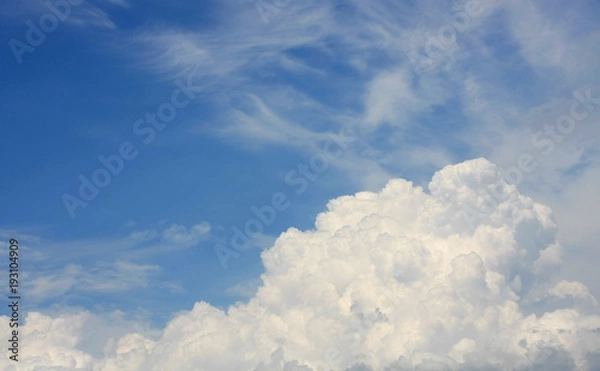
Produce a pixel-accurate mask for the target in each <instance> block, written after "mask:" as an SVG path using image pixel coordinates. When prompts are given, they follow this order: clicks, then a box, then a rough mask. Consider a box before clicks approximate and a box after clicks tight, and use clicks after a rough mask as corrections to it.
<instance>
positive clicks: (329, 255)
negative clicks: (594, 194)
mask: <svg viewBox="0 0 600 371" xmlns="http://www.w3.org/2000/svg"><path fill="white" fill-rule="evenodd" d="M428 188H429V190H424V189H422V188H420V187H415V186H414V185H413V184H412V183H411V182H408V181H405V180H402V179H394V180H391V181H390V182H389V183H388V184H387V185H386V186H385V187H384V188H383V189H382V190H381V191H380V192H360V193H357V194H355V195H352V196H344V197H340V198H337V199H335V200H332V201H331V202H330V203H329V204H328V206H327V209H328V210H327V211H326V212H323V213H321V214H319V215H318V217H317V219H316V223H315V229H313V230H308V231H299V230H297V229H294V228H291V229H289V230H288V231H286V232H285V233H283V234H282V235H281V236H279V238H278V239H277V240H276V241H275V243H274V245H273V246H272V247H271V248H270V249H268V250H265V251H264V252H263V253H262V260H263V263H264V266H265V273H264V274H263V275H262V277H261V279H262V284H261V286H260V287H259V288H258V291H257V292H256V294H255V295H254V297H252V298H251V299H250V300H249V301H248V302H246V303H238V304H236V305H234V306H231V307H229V308H228V309H227V310H226V311H222V310H220V309H217V308H215V307H213V306H211V305H210V304H208V303H206V302H199V303H196V304H195V306H194V307H193V309H192V310H190V311H189V312H185V313H182V314H179V315H178V316H176V317H175V318H174V319H173V320H172V321H171V322H169V323H168V325H167V326H166V328H165V329H164V330H163V331H162V333H161V335H160V336H159V337H157V338H153V339H149V338H147V337H145V336H143V335H141V334H138V333H130V334H128V335H125V336H122V337H121V338H120V339H119V340H118V341H117V342H116V345H115V346H113V347H107V350H106V352H105V354H104V356H103V357H93V356H91V355H89V354H87V353H85V352H83V351H82V350H80V348H78V345H77V341H78V338H79V337H80V336H81V335H80V332H81V331H80V329H81V328H82V326H84V323H85V318H84V317H82V316H79V317H78V316H75V317H74V318H73V319H72V320H69V321H66V320H64V319H63V318H50V317H46V316H43V315H42V314H38V313H30V314H29V315H28V317H27V320H26V324H25V326H24V329H23V330H24V332H25V333H26V334H27V337H26V338H27V339H28V340H27V341H28V344H29V346H28V347H27V349H25V348H23V354H24V356H23V359H22V362H20V364H21V366H22V368H21V369H24V370H25V369H26V370H34V369H42V368H43V369H53V370H67V369H69V370H71V369H77V368H79V369H93V370H171V369H172V370H236V371H237V370H254V371H258V370H261V371H263V370H287V371H289V370H296V371H299V370H302V371H309V370H315V371H316V370H389V371H391V370H413V369H423V370H433V369H435V370H481V369H486V370H496V369H498V370H499V369H511V370H532V369H534V370H538V369H539V370H542V369H543V370H571V369H578V370H586V369H587V370H593V369H598V367H600V316H599V315H598V304H597V302H596V300H595V299H594V298H593V297H591V295H590V294H589V291H588V290H587V288H586V287H585V286H584V285H582V284H580V283H577V282H571V281H562V280H561V279H560V278H559V276H558V272H559V268H560V265H561V249H562V248H561V246H560V243H559V242H558V241H557V240H556V232H557V225H556V223H555V222H554V219H553V217H552V214H551V210H550V209H549V208H547V207H545V206H543V205H540V204H538V203H536V202H534V201H533V200H531V199H530V198H528V197H525V196H523V195H521V194H519V192H518V191H517V190H516V188H515V187H513V186H511V185H508V184H506V183H504V182H503V181H502V177H501V175H500V174H499V172H498V169H497V168H496V166H495V165H493V164H491V163H490V162H488V161H487V160H484V159H476V160H472V161H468V162H465V163H462V164H458V165H453V166H447V167H445V168H444V169H442V170H440V171H439V172H437V173H436V174H435V175H434V177H433V179H432V181H431V182H430V184H429V186H428ZM491 192H493V194H495V195H497V196H498V197H499V198H500V199H501V200H502V201H501V202H500V203H499V204H498V205H497V206H496V207H495V208H489V209H488V210H487V212H486V213H484V214H482V215H483V216H482V217H480V218H477V219H476V220H473V221H472V225H469V223H466V220H465V218H463V217H461V215H462V211H463V210H464V208H465V207H470V208H479V209H481V208H484V207H486V205H487V201H486V197H485V195H486V194H489V193H491ZM4 320H6V318H5V319H4ZM61 321H62V322H61Z"/></svg>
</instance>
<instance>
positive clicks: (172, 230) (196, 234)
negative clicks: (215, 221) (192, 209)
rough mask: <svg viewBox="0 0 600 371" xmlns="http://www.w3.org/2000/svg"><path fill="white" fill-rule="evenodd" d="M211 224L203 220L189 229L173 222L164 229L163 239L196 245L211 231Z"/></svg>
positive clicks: (173, 242) (180, 243) (177, 243)
mask: <svg viewBox="0 0 600 371" xmlns="http://www.w3.org/2000/svg"><path fill="white" fill-rule="evenodd" d="M210 229H211V228H210V224H208V223H207V222H202V223H200V224H196V225H193V226H191V227H190V228H189V229H188V228H186V227H184V226H182V225H177V224H172V225H171V226H170V227H169V228H167V229H165V230H164V231H163V239H164V240H165V241H166V242H168V243H172V244H176V245H186V246H194V245H196V244H198V242H200V240H202V239H204V238H206V237H207V236H208V234H209V233H210Z"/></svg>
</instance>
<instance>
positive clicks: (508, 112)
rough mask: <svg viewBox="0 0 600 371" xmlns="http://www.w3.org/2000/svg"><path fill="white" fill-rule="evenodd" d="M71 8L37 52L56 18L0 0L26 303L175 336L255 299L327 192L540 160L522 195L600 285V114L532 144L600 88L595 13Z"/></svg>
mask: <svg viewBox="0 0 600 371" xmlns="http://www.w3.org/2000/svg"><path fill="white" fill-rule="evenodd" d="M63 3H64V4H67V8H68V9H69V11H68V13H69V14H68V15H65V16H64V18H65V19H64V20H58V21H57V27H56V29H55V30H51V31H49V32H44V40H43V41H42V42H41V43H39V45H37V46H31V45H30V46H29V48H32V49H29V50H30V51H31V52H29V51H25V52H19V51H15V48H14V47H12V48H11V41H10V40H18V41H19V42H21V43H23V45H24V44H26V43H29V41H28V40H27V33H28V30H29V26H28V21H31V22H33V24H35V25H37V26H36V27H40V26H39V24H40V23H39V22H40V20H42V19H44V17H46V19H49V18H48V17H53V15H52V14H53V13H52V12H51V11H50V9H49V8H48V7H47V6H46V5H45V4H44V2H42V1H38V0H27V1H22V2H19V3H18V4H17V3H16V2H15V3H12V2H9V3H6V4H3V5H1V6H0V18H1V19H2V22H3V26H4V27H3V28H2V30H1V31H0V34H1V35H2V40H4V44H3V45H4V47H2V48H1V52H0V75H1V81H2V89H1V90H0V94H1V95H0V102H1V103H0V107H1V110H2V116H1V118H0V120H1V127H2V129H3V138H4V140H3V143H2V146H0V158H1V159H2V160H0V166H1V170H2V171H1V174H2V178H3V179H4V181H3V182H1V184H0V205H2V210H3V211H4V212H2V213H0V237H1V238H2V239H4V240H6V241H8V239H9V238H18V239H19V240H20V241H21V245H22V257H21V262H22V266H23V268H22V269H23V272H24V278H23V285H24V295H26V297H27V305H26V307H25V310H26V311H27V312H29V311H31V312H41V313H58V312H61V311H66V310H70V311H78V310H86V311H90V312H92V313H95V314H96V315H99V316H104V315H106V316H108V315H109V314H110V313H114V312H115V311H120V312H122V313H123V317H124V318H126V319H127V321H141V322H143V323H146V324H148V326H149V327H151V328H163V327H164V326H165V325H166V323H167V322H168V321H169V320H170V319H172V318H173V317H174V316H175V315H176V314H177V313H179V312H180V311H187V310H190V309H191V308H192V307H193V305H194V303H196V302H199V301H206V302H208V303H210V304H211V305H213V306H215V307H217V308H221V309H224V308H227V307H228V306H229V305H232V304H234V303H235V302H237V301H246V300H248V299H249V298H251V297H253V296H254V294H255V291H256V289H257V288H258V286H259V285H260V282H261V281H260V275H261V274H262V273H264V266H263V261H262V260H261V252H262V251H263V250H265V249H268V248H270V247H271V246H272V245H273V242H274V241H275V239H276V238H277V237H278V236H279V235H280V234H281V233H282V232H284V231H286V230H288V228H290V227H293V228H297V229H299V230H310V229H313V228H315V218H316V216H317V215H318V214H319V213H320V212H323V211H324V210H325V209H326V205H327V203H328V201H329V200H331V199H334V198H337V197H340V196H343V195H348V194H354V193H356V192H361V191H374V192H375V191H379V190H380V189H381V188H383V187H384V186H385V185H386V183H387V182H388V181H389V180H390V179H393V178H403V179H407V180H409V181H412V182H413V183H414V184H415V185H417V186H422V187H424V188H427V185H428V183H429V182H430V180H431V177H432V176H433V174H434V173H435V172H436V171H438V170H440V169H442V168H443V167H444V166H447V165H451V164H456V163H460V162H463V161H466V160H470V159H474V158H479V157H485V158H487V159H488V160H490V161H491V162H493V163H495V164H496V165H497V166H499V167H500V168H502V169H508V168H510V167H515V166H517V165H516V164H518V163H519V161H520V160H519V158H520V156H522V155H523V154H531V156H532V158H533V160H534V161H535V162H536V167H535V170H532V171H531V172H528V173H526V174H523V177H522V181H519V182H518V184H516V185H517V188H518V190H519V192H521V193H522V194H523V195H526V196H529V197H532V198H533V199H534V200H535V201H536V202H540V203H543V204H546V205H548V206H549V207H550V208H551V209H552V210H553V212H554V218H555V219H556V221H557V223H558V226H559V227H558V236H559V239H560V240H561V243H562V245H563V247H564V249H565V253H564V255H563V261H564V266H563V269H562V273H561V274H562V275H563V276H562V277H564V278H565V279H569V280H579V281H581V282H582V283H584V284H586V285H587V286H588V287H589V290H590V291H591V292H592V293H593V294H594V295H596V297H598V295H599V294H600V286H599V285H598V283H597V279H595V277H596V274H595V268H594V267H595V265H597V263H598V261H600V254H599V253H598V251H597V249H595V247H597V243H596V241H597V237H599V232H600V230H599V229H598V225H597V212H596V210H597V209H596V207H598V206H600V198H598V194H597V186H598V184H599V181H600V157H599V156H598V153H599V152H598V149H599V148H598V134H599V133H600V132H599V129H598V126H597V125H595V124H596V123H597V119H598V117H599V116H598V110H597V106H594V104H593V103H589V104H591V105H590V107H591V108H590V109H588V108H587V107H586V106H585V105H583V104H580V105H579V106H578V107H577V109H581V110H583V111H581V112H586V111H585V110H587V112H588V113H589V115H588V116H587V117H586V118H585V119H582V120H581V121H577V126H576V127H575V129H573V130H571V131H570V132H569V133H568V134H565V135H564V136H561V139H560V140H553V141H552V143H553V147H552V150H551V151H549V152H550V153H549V154H547V155H545V154H543V153H541V151H540V147H541V148H544V147H542V146H541V145H538V146H536V145H534V144H533V143H532V135H534V134H535V133H536V132H538V131H539V130H542V131H543V130H544V125H545V124H547V123H550V122H555V121H556V120H557V117H561V115H564V114H566V113H569V112H570V111H569V107H571V106H572V105H573V104H575V103H574V102H576V101H577V99H576V98H574V94H575V92H578V93H577V94H579V96H580V97H581V96H582V94H583V95H585V94H586V93H585V92H586V90H590V92H591V93H589V94H591V96H592V97H600V87H599V85H598V82H599V74H598V63H597V61H598V57H599V55H598V48H597V46H598V43H599V42H600V29H599V27H598V22H597V19H598V16H599V15H600V4H599V3H598V2H595V1H581V2H577V3H573V4H572V3H569V4H567V3H564V2H560V1H547V2H543V3H541V2H534V1H521V2H519V1H508V2H500V1H496V0H486V1H481V2H476V4H475V5H473V4H471V5H467V4H470V3H473V2H468V1H460V0H456V1H433V0H431V1H422V2H416V1H397V2H391V1H353V0H339V1H337V0H336V1H326V2H316V1H308V2H300V1H296V0H289V1H279V2H272V1H270V0H264V1H263V0H260V1H254V0H231V1H229V0H228V1H218V2H217V1H187V0H177V1H172V2H169V3H168V5H167V4H166V3H165V2H161V1H145V2H139V1H136V0H97V1H91V0H90V1H87V0H86V1H82V3H81V4H79V5H73V4H71V3H65V2H63ZM264 4H267V5H264ZM471 6H472V8H471ZM59 11H60V9H59ZM62 11H63V12H64V8H63V10H62ZM262 12H266V13H262ZM465 12H468V13H469V14H471V15H470V16H469V15H468V14H467V13H465ZM261 13H262V14H261ZM459 13H460V14H463V15H464V14H467V19H468V21H467V22H468V24H467V25H466V26H465V28H464V29H461V27H462V26H461V25H460V24H458V25H457V24H456V22H457V19H458V18H457V17H458V15H457V14H459ZM49 15H50V16H49ZM54 19H56V17H54ZM458 21H460V19H458ZM30 24H31V23H30ZM42 27H48V26H42ZM446 36H447V37H448V38H446ZM13 43H14V41H13ZM13 45H14V44H13ZM27 45H29V44H27ZM440 46H441V47H442V49H440ZM415 56H416V57H415ZM415 58H417V59H415ZM186 84H188V85H190V86H192V88H190V89H192V90H191V91H187V94H186V92H182V90H181V88H182V86H184V85H186ZM174 94H175V95H176V96H177V98H176V99H177V101H178V102H180V103H181V102H185V103H181V105H182V107H181V108H176V109H175V111H174V112H175V117H174V118H173V119H172V121H170V122H168V123H166V124H164V127H163V126H161V124H160V123H159V124H158V126H157V127H161V129H160V130H159V129H157V127H153V126H152V124H151V123H149V122H148V121H147V116H146V115H147V114H148V113H149V114H154V115H157V114H159V115H160V114H165V112H167V113H168V112H170V111H168V109H169V108H168V107H171V108H172V107H173V106H172V105H171V104H173V99H174V98H173V97H174ZM190 98H192V99H190ZM170 105H171V106H170ZM161 107H162V108H161ZM165 107H167V108H165ZM163 108H164V110H167V111H164V110H163V111H161V110H162V109H163ZM571 115H572V114H571ZM140 119H142V120H145V121H146V122H145V123H140V124H139V125H138V126H137V127H138V131H136V129H135V128H136V122H139V121H138V120H140ZM158 120H160V118H159V119H158ZM141 129H146V131H145V132H144V133H145V134H140V132H139V130H141ZM149 132H152V133H153V134H152V137H147V136H146V135H150V134H148V133H149ZM333 138H335V139H333ZM541 138H542V137H539V138H538V139H540V140H541ZM544 138H546V139H547V138H548V136H547V135H546V136H544ZM144 139H146V141H147V142H148V143H144ZM124 143H125V146H126V147H127V146H130V145H132V146H133V147H132V148H129V149H128V150H126V151H125V152H128V153H131V152H135V153H136V154H137V155H136V156H135V158H133V159H131V160H122V161H123V168H122V170H121V171H119V172H118V174H113V175H111V179H110V181H108V182H107V183H108V184H107V185H106V186H105V187H97V188H98V192H97V195H96V196H95V197H93V199H91V200H90V201H85V200H82V201H84V202H86V203H87V206H86V207H78V208H76V209H75V210H74V212H73V215H70V213H69V211H68V207H66V206H65V203H64V195H65V194H68V195H70V196H73V197H77V198H79V199H81V195H80V194H79V188H80V176H84V177H86V178H87V179H92V178H93V174H94V172H96V171H97V170H98V169H103V168H104V167H103V166H104V165H103V164H102V162H101V161H100V160H99V157H100V156H104V157H105V158H106V157H109V156H114V155H116V154H119V151H120V150H121V148H122V146H123V145H124ZM128 143H129V144H128ZM332 143H333V144H332ZM340 144H341V145H340ZM327 148H333V149H332V151H334V152H335V153H336V155H331V153H332V152H327V151H328V149H327ZM336 149H339V153H338V152H337V151H336ZM121 151H122V150H121ZM323 159H326V161H327V162H326V163H325V165H323V166H324V168H323V170H322V171H321V172H316V171H314V167H315V166H317V167H318V166H319V165H318V164H319V161H323ZM311 161H313V165H312V166H313V170H312V171H311V170H310V166H311V165H310V164H311ZM304 164H308V168H309V170H308V172H309V173H308V174H309V175H302V170H300V169H302V167H303V166H304ZM315 164H317V165H315ZM321 165H322V162H321ZM299 166H300V168H299ZM101 171H103V172H104V173H106V170H101ZM291 172H293V174H291ZM99 176H100V175H99ZM293 179H295V180H296V182H295V181H294V180H293ZM298 179H300V180H298ZM303 181H306V185H307V186H306V189H305V190H304V189H302V190H301V191H299V190H300V189H301V188H300V187H301V186H300V184H301V183H302V182H303ZM290 183H293V184H290ZM297 191H298V192H297ZM276 194H283V195H284V196H285V200H284V201H280V202H281V203H285V202H286V201H287V202H289V207H286V208H285V209H284V210H281V211H279V210H277V212H276V216H275V218H274V220H273V223H269V224H270V225H264V224H265V223H262V225H261V229H263V231H262V233H261V234H260V235H257V236H256V238H254V239H253V242H252V247H251V248H249V249H247V250H244V251H242V252H234V251H232V250H227V251H229V252H230V253H239V256H238V257H237V258H231V259H228V260H227V262H226V264H223V261H222V260H220V258H219V256H218V254H217V253H216V251H215V246H217V245H222V246H224V247H225V248H226V249H231V246H230V245H231V244H230V240H231V238H232V236H233V232H232V229H231V228H232V227H234V226H235V227H238V228H241V229H243V228H244V226H245V225H246V223H247V222H248V221H249V220H251V219H253V218H256V217H255V215H254V214H253V212H252V210H251V208H252V207H253V206H254V207H257V208H260V207H262V206H263V205H270V204H272V203H273V202H272V199H273V196H274V195H276ZM457 218H460V216H458V215H457Z"/></svg>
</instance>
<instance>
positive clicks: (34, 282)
mask: <svg viewBox="0 0 600 371" xmlns="http://www.w3.org/2000/svg"><path fill="white" fill-rule="evenodd" d="M159 271H160V268H159V267H158V266H155V265H142V264H135V263H130V262H123V261H117V262H114V263H110V264H108V263H104V262H100V263H97V264H96V265H95V266H93V267H92V268H84V267H83V266H80V265H75V264H70V265H67V266H66V267H64V268H63V269H61V270H57V271H53V272H52V273H39V272H32V273H27V274H26V275H25V278H26V279H25V288H26V291H27V295H28V296H29V298H30V299H31V300H36V301H37V300H44V299H48V298H57V297H60V296H62V295H64V294H65V293H67V292H69V291H75V292H104V293H109V292H122V291H127V290H132V289H139V288H143V287H147V286H148V284H149V282H150V278H152V276H154V275H156V274H157V273H158V272H159Z"/></svg>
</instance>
